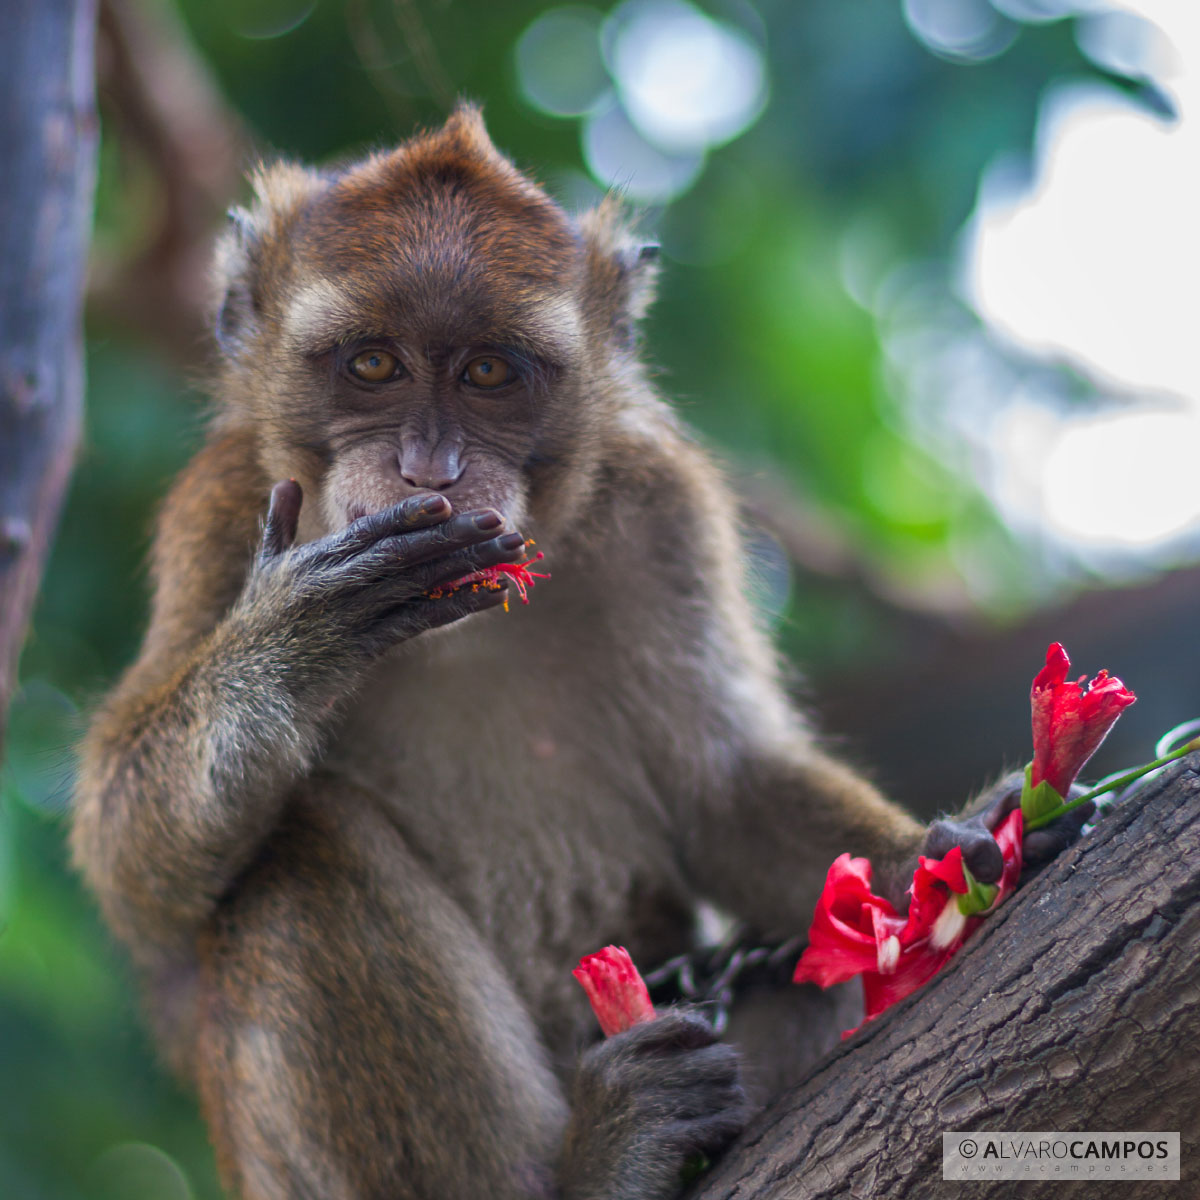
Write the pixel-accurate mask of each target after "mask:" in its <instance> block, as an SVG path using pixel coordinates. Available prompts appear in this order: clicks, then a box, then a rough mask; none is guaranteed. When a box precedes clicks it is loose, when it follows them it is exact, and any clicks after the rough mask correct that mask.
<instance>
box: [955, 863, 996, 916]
mask: <svg viewBox="0 0 1200 1200" xmlns="http://www.w3.org/2000/svg"><path fill="white" fill-rule="evenodd" d="M962 873H963V878H964V879H965V880H966V881H967V890H966V892H965V893H964V894H963V895H961V896H958V897H957V900H958V911H959V912H960V913H962V915H963V916H964V917H973V916H975V915H976V914H977V913H982V912H987V910H988V909H989V908H991V907H992V902H993V901H994V900H995V899H996V893H997V892H999V890H1000V889H999V887H997V886H996V884H994V883H980V882H979V880H978V879H976V878H975V876H974V875H972V874H971V872H970V871H968V870H967V864H966V863H963V869H962Z"/></svg>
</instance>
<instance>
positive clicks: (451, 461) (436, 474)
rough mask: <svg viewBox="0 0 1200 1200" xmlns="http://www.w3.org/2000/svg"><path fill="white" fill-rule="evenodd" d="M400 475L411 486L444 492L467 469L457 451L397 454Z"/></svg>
mask: <svg viewBox="0 0 1200 1200" xmlns="http://www.w3.org/2000/svg"><path fill="white" fill-rule="evenodd" d="M397 463H398V465H399V467H400V477H401V478H402V479H403V480H404V482H405V483H407V484H408V485H409V486H410V487H414V488H428V489H429V490H430V491H434V492H444V491H446V490H447V489H448V488H451V487H453V486H454V485H455V484H456V483H457V482H458V481H459V480H460V479H461V478H462V477H463V471H464V470H465V469H466V468H465V466H464V464H463V463H462V462H461V461H460V460H459V457H458V453H457V452H456V451H453V450H452V451H449V452H448V453H443V454H435V455H417V454H400V455H397Z"/></svg>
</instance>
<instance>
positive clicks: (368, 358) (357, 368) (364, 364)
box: [350, 350, 400, 383]
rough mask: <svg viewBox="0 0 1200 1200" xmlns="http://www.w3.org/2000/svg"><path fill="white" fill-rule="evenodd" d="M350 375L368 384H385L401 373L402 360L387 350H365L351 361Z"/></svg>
mask: <svg viewBox="0 0 1200 1200" xmlns="http://www.w3.org/2000/svg"><path fill="white" fill-rule="evenodd" d="M350 373H351V374H352V375H357V376H358V378H359V379H362V380H365V381H366V382H367V383H384V382H386V381H387V380H389V379H391V378H393V377H394V376H396V375H398V374H399V373H400V360H399V359H398V358H397V357H396V356H395V355H394V354H389V353H388V352H387V351H386V350H364V351H363V352H362V353H361V354H356V355H355V356H354V357H353V358H352V359H351V360H350Z"/></svg>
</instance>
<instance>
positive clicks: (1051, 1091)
mask: <svg viewBox="0 0 1200 1200" xmlns="http://www.w3.org/2000/svg"><path fill="white" fill-rule="evenodd" d="M1198 948H1200V755H1192V756H1190V757H1189V758H1188V759H1186V760H1184V762H1183V763H1182V764H1181V765H1180V766H1178V767H1176V768H1174V769H1173V770H1171V771H1170V772H1168V773H1165V774H1164V775H1163V776H1160V777H1159V779H1158V780H1156V781H1154V782H1152V783H1150V784H1147V785H1146V786H1145V788H1143V790H1142V791H1141V792H1140V793H1138V794H1137V795H1136V796H1135V797H1134V798H1131V799H1129V800H1127V801H1126V802H1125V803H1124V804H1123V805H1122V806H1121V807H1120V808H1118V809H1117V810H1116V811H1115V812H1113V813H1111V814H1109V815H1108V816H1107V817H1106V818H1105V819H1104V820H1103V821H1101V822H1100V824H1099V825H1098V827H1097V828H1096V830H1095V832H1093V833H1092V834H1091V835H1089V836H1088V837H1086V838H1085V839H1083V841H1081V842H1080V843H1079V845H1078V846H1076V847H1075V848H1074V849H1073V850H1071V851H1070V852H1068V853H1067V854H1065V855H1063V856H1062V857H1061V858H1060V859H1059V860H1058V861H1057V862H1056V863H1055V864H1054V865H1053V866H1051V867H1050V868H1048V869H1047V870H1045V871H1044V872H1043V873H1042V874H1041V875H1039V876H1038V877H1037V878H1036V879H1035V880H1034V881H1032V882H1031V883H1029V884H1028V885H1027V886H1025V887H1024V888H1022V890H1021V891H1020V892H1018V894H1017V895H1016V896H1014V897H1013V898H1012V900H1011V901H1009V902H1008V903H1007V904H1006V905H1005V907H1004V908H1003V909H1002V910H1001V911H1000V912H998V913H997V914H996V915H995V916H994V917H992V918H990V919H989V921H988V922H987V923H986V925H985V926H984V927H983V928H982V929H981V930H980V931H979V933H978V934H977V935H976V937H975V939H974V940H973V941H972V942H971V943H969V944H968V946H967V947H966V948H965V949H964V950H963V952H962V953H961V954H960V955H959V956H958V958H957V959H956V960H955V961H954V962H953V963H951V964H950V966H949V967H948V968H947V969H946V970H944V971H943V972H942V973H941V974H940V975H939V976H937V977H936V978H935V979H934V980H933V981H932V982H931V983H930V984H929V985H928V986H927V987H926V988H925V989H924V990H922V991H920V992H918V993H916V994H915V995H914V996H912V997H910V998H909V999H908V1000H906V1001H905V1002H904V1003H903V1004H902V1005H899V1006H897V1007H896V1009H894V1010H892V1011H891V1012H890V1013H888V1014H885V1015H884V1016H883V1017H881V1018H879V1019H878V1020H877V1021H875V1022H874V1023H872V1024H871V1025H870V1026H868V1027H867V1028H866V1029H864V1030H863V1031H862V1032H860V1033H859V1034H858V1035H857V1036H856V1037H854V1038H852V1039H850V1040H848V1041H847V1042H845V1043H844V1044H843V1045H842V1046H841V1047H839V1049H837V1050H836V1051H835V1052H834V1053H833V1054H831V1055H830V1056H829V1057H828V1058H826V1059H825V1060H824V1061H822V1062H821V1063H820V1064H818V1065H817V1067H815V1068H814V1069H813V1071H812V1072H811V1073H810V1075H809V1076H808V1078H807V1079H805V1080H804V1081H803V1082H802V1083H801V1084H800V1085H799V1086H798V1087H797V1088H795V1089H794V1090H793V1091H791V1092H789V1093H788V1094H787V1095H785V1096H784V1097H782V1098H781V1099H780V1100H779V1101H777V1102H776V1103H775V1104H774V1105H772V1107H771V1108H770V1109H768V1111H767V1112H765V1113H764V1114H763V1115H762V1116H761V1117H760V1118H759V1119H758V1120H757V1121H756V1122H755V1123H754V1124H753V1126H752V1127H751V1128H750V1129H749V1130H748V1131H747V1132H746V1133H745V1134H744V1135H743V1137H742V1138H741V1139H740V1141H739V1142H738V1143H737V1144H736V1145H735V1146H734V1147H733V1148H732V1150H731V1151H730V1152H729V1153H728V1154H727V1155H726V1156H725V1157H724V1158H723V1159H722V1161H721V1162H720V1163H718V1164H717V1166H716V1167H715V1168H714V1169H713V1170H712V1172H711V1173H709V1174H708V1175H707V1176H705V1177H704V1178H703V1180H702V1181H701V1182H700V1183H699V1185H698V1186H697V1188H696V1189H695V1191H694V1192H693V1193H692V1200H729V1198H732V1197H737V1198H738V1200H749V1198H750V1197H754V1198H755V1200H771V1198H775V1197H788V1198H789V1200H802V1198H803V1200H809V1198H815V1197H864V1198H870V1200H885V1198H887V1200H890V1198H892V1197H897V1198H898V1197H903V1198H904V1200H917V1198H919V1197H928V1196H936V1197H949V1196H964V1195H968V1194H969V1195H970V1197H971V1198H972V1200H995V1198H998V1197H1017V1196H1019V1197H1022V1198H1026V1197H1028V1198H1034V1197H1049V1196H1054V1197H1058V1196H1080V1197H1084V1196H1088V1197H1090V1196H1102V1195H1112V1196H1113V1197H1117V1196H1122V1197H1127V1196H1143V1195H1144V1196H1147V1197H1149V1196H1153V1197H1157V1198H1161V1197H1167V1196H1172V1197H1174V1196H1181V1197H1182V1196H1186V1197H1196V1196H1198V1195H1200V1155H1198V1154H1197V1145H1198V1139H1200V971H1198V970H1197V965H1196V955H1197V949H1198ZM973 1130H974V1131H987V1130H1004V1131H1014V1132H1015V1131H1022V1130H1025V1131H1034V1130H1084V1131H1087V1130H1095V1131H1108V1130H1158V1131H1166V1132H1170V1131H1176V1130H1177V1131H1179V1133H1180V1134H1181V1146H1182V1167H1181V1175H1182V1180H1181V1182H1179V1183H1171V1182H1162V1181H1156V1182H1153V1183H1151V1182H1145V1183H1129V1182H1126V1183H1110V1184H1098V1183H1091V1182H1074V1183H1061V1182H1055V1183H1050V1182H1044V1183H1035V1182H1025V1181H1022V1182H1013V1181H1009V1182H971V1183H965V1182H943V1181H942V1178H941V1175H942V1163H941V1134H942V1133H943V1132H954V1131H973Z"/></svg>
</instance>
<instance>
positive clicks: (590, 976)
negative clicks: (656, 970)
mask: <svg viewBox="0 0 1200 1200" xmlns="http://www.w3.org/2000/svg"><path fill="white" fill-rule="evenodd" d="M571 973H572V974H573V975H574V976H575V978H576V979H578V980H579V982H580V983H581V984H582V985H583V990H584V991H585V992H587V997H588V999H589V1000H590V1001H591V1003H592V1011H593V1012H594V1013H595V1014H596V1019H597V1020H598V1021H599V1022H600V1028H601V1029H602V1030H603V1031H604V1036H605V1037H612V1035H613V1034H614V1033H623V1032H624V1031H625V1030H626V1029H630V1028H632V1027H633V1026H634V1025H638V1024H640V1023H641V1022H643V1021H652V1020H653V1019H654V1016H655V1013H654V1005H653V1004H652V1003H651V1002H650V993H649V991H647V989H646V983H645V980H643V979H642V977H641V975H639V974H638V969H637V967H635V966H634V965H633V959H631V958H630V957H629V953H628V951H627V950H626V949H625V947H624V946H605V947H604V949H603V950H597V951H596V953H595V954H589V955H588V956H587V957H586V958H581V959H580V960H579V966H578V967H576V968H575V970H574V971H572V972H571Z"/></svg>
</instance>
